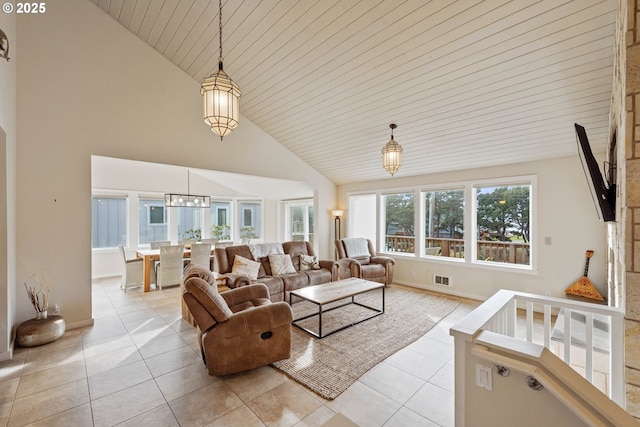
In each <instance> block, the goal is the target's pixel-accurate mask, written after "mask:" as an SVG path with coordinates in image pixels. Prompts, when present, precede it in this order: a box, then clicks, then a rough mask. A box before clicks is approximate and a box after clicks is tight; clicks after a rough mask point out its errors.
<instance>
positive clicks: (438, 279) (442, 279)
mask: <svg viewBox="0 0 640 427" xmlns="http://www.w3.org/2000/svg"><path fill="white" fill-rule="evenodd" d="M433 283H435V284H436V285H445V286H450V285H451V277H447V276H438V275H435V276H433Z"/></svg>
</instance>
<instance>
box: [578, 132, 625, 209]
mask: <svg viewBox="0 0 640 427" xmlns="http://www.w3.org/2000/svg"><path fill="white" fill-rule="evenodd" d="M575 127H576V140H577V142H578V152H579V154H580V159H581V160H582V168H583V169H584V172H585V175H586V177H587V181H588V182H589V187H590V189H591V196H592V197H593V200H594V203H595V205H596V210H597V211H598V217H599V218H600V220H602V221H605V222H608V221H615V219H616V214H615V183H609V185H607V184H606V183H605V181H604V178H603V177H602V173H601V172H600V168H599V167H598V162H597V161H596V158H595V157H594V156H593V152H592V151H591V146H590V145H589V139H588V138H587V132H586V131H585V129H584V127H582V126H580V125H579V124H577V123H575Z"/></svg>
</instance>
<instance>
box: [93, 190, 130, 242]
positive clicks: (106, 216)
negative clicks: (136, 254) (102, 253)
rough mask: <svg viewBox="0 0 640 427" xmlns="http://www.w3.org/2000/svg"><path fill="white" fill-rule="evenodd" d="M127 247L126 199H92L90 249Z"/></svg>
mask: <svg viewBox="0 0 640 427" xmlns="http://www.w3.org/2000/svg"><path fill="white" fill-rule="evenodd" d="M126 245H127V198H126V197H92V200H91V247H93V248H114V247H118V246H126Z"/></svg>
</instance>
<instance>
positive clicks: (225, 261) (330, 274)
mask: <svg viewBox="0 0 640 427" xmlns="http://www.w3.org/2000/svg"><path fill="white" fill-rule="evenodd" d="M249 246H250V245H238V246H228V247H226V248H216V249H215V258H216V264H217V266H218V273H220V274H223V275H224V276H225V277H226V278H227V286H229V287H230V288H238V287H241V286H246V285H249V284H251V283H256V282H257V283H264V284H265V285H266V286H267V288H268V289H269V294H270V295H271V301H288V300H289V292H290V291H293V290H296V289H300V288H303V287H306V286H313V285H320V284H322V283H328V282H332V281H335V280H337V279H338V264H337V263H336V261H333V260H318V265H319V268H318V269H312V270H301V255H306V256H315V253H314V250H313V246H311V243H309V242H302V241H291V242H284V243H282V249H283V251H284V253H285V254H288V255H290V256H291V261H292V265H293V268H294V269H295V273H289V274H284V275H281V276H274V275H272V271H271V265H270V262H269V257H268V256H264V257H259V258H258V259H254V256H253V254H252V251H251V248H250V247H249ZM236 255H239V256H241V257H243V258H247V259H249V260H253V261H258V262H259V263H260V268H259V270H258V274H257V277H256V278H255V279H253V280H251V279H250V278H249V277H247V276H246V275H239V274H234V273H233V271H232V268H233V263H234V260H235V257H236Z"/></svg>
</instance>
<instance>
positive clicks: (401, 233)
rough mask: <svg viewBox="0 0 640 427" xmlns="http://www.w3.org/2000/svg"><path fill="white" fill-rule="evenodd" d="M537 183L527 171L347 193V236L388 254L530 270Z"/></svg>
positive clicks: (532, 254) (532, 261)
mask: <svg viewBox="0 0 640 427" xmlns="http://www.w3.org/2000/svg"><path fill="white" fill-rule="evenodd" d="M536 185H537V184H536V177H535V176H533V175H530V176H521V177H511V178H500V179H491V180H483V181H466V182H458V183H445V184H438V186H437V187H435V186H430V187H431V188H418V187H414V188H405V189H398V190H396V191H395V192H393V193H386V194H385V193H383V192H382V191H378V192H376V193H374V194H349V195H348V196H347V198H348V206H349V215H348V220H349V237H366V238H369V239H371V240H372V241H374V242H376V244H377V247H378V251H379V252H386V253H389V254H405V255H406V256H410V255H413V256H414V257H423V258H425V259H430V260H434V259H437V260H438V262H459V263H462V262H464V263H474V264H476V265H491V266H492V267H496V266H500V267H510V268H516V269H521V270H533V269H535V268H536V260H535V253H536V251H535V242H532V241H531V236H532V235H535V233H534V232H533V231H532V230H533V229H534V224H535V221H534V219H535V217H534V213H535V210H534V207H535V200H536V198H535V194H536ZM376 229H379V230H380V232H381V233H383V235H382V236H380V238H379V239H378V240H375V231H376Z"/></svg>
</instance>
